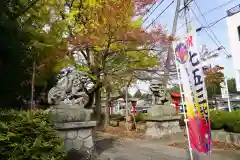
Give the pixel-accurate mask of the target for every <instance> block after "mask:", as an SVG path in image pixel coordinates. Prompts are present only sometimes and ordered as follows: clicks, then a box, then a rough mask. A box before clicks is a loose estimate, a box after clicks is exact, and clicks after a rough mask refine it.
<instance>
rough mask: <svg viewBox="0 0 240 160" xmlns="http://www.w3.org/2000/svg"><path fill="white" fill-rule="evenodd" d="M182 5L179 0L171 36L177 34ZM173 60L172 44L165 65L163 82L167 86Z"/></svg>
mask: <svg viewBox="0 0 240 160" xmlns="http://www.w3.org/2000/svg"><path fill="white" fill-rule="evenodd" d="M180 5H181V0H177V5H176V11H175V15H174V19H173V26H172V33H171V37H174V36H175V34H176V31H177V23H178V18H179V10H180ZM172 61H173V50H172V45H171V46H170V48H169V49H168V53H167V59H166V63H165V67H164V68H165V69H164V74H166V76H165V77H164V78H163V84H164V86H165V87H166V86H167V83H168V80H169V69H170V67H171V62H172Z"/></svg>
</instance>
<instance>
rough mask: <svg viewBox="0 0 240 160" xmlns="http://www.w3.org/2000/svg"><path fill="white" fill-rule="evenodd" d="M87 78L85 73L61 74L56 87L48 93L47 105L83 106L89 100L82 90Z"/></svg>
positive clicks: (71, 71)
mask: <svg viewBox="0 0 240 160" xmlns="http://www.w3.org/2000/svg"><path fill="white" fill-rule="evenodd" d="M87 78H88V76H87V74H86V73H84V72H81V71H78V70H70V71H67V73H65V74H61V75H60V77H59V80H58V81H57V84H56V86H55V87H53V88H51V89H50V91H49V93H48V103H49V104H68V105H80V106H85V105H86V104H87V103H88V100H89V97H88V95H87V94H86V92H85V90H84V85H85V84H86V81H87Z"/></svg>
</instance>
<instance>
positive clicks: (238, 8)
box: [227, 4, 240, 17]
mask: <svg viewBox="0 0 240 160" xmlns="http://www.w3.org/2000/svg"><path fill="white" fill-rule="evenodd" d="M239 12H240V4H239V5H237V6H235V7H233V8H231V9H229V10H227V16H228V17H230V16H232V15H234V14H237V13H239Z"/></svg>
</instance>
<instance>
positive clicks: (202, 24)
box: [190, 8, 229, 56]
mask: <svg viewBox="0 0 240 160" xmlns="http://www.w3.org/2000/svg"><path fill="white" fill-rule="evenodd" d="M190 9H191V11H192V13H193V14H194V15H196V13H195V12H194V11H193V10H192V8H190ZM197 21H198V22H199V23H200V24H201V25H203V24H202V23H201V21H200V20H199V19H198V18H197ZM204 31H205V32H206V33H207V35H208V36H209V38H210V39H211V40H212V41H213V43H214V44H215V45H216V46H217V47H218V48H219V47H223V46H219V45H218V44H217V42H216V41H215V40H214V38H213V37H212V36H211V35H210V34H209V32H208V31H207V30H206V29H205V28H204ZM223 48H224V47H223ZM224 53H225V52H224ZM225 54H226V53H225ZM227 56H229V55H227Z"/></svg>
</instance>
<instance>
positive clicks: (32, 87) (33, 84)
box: [30, 60, 36, 110]
mask: <svg viewBox="0 0 240 160" xmlns="http://www.w3.org/2000/svg"><path fill="white" fill-rule="evenodd" d="M35 68H36V61H35V60H34V61H33V71H32V83H31V102H30V103H31V110H32V109H33V107H34V90H35V88H34V86H35Z"/></svg>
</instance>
